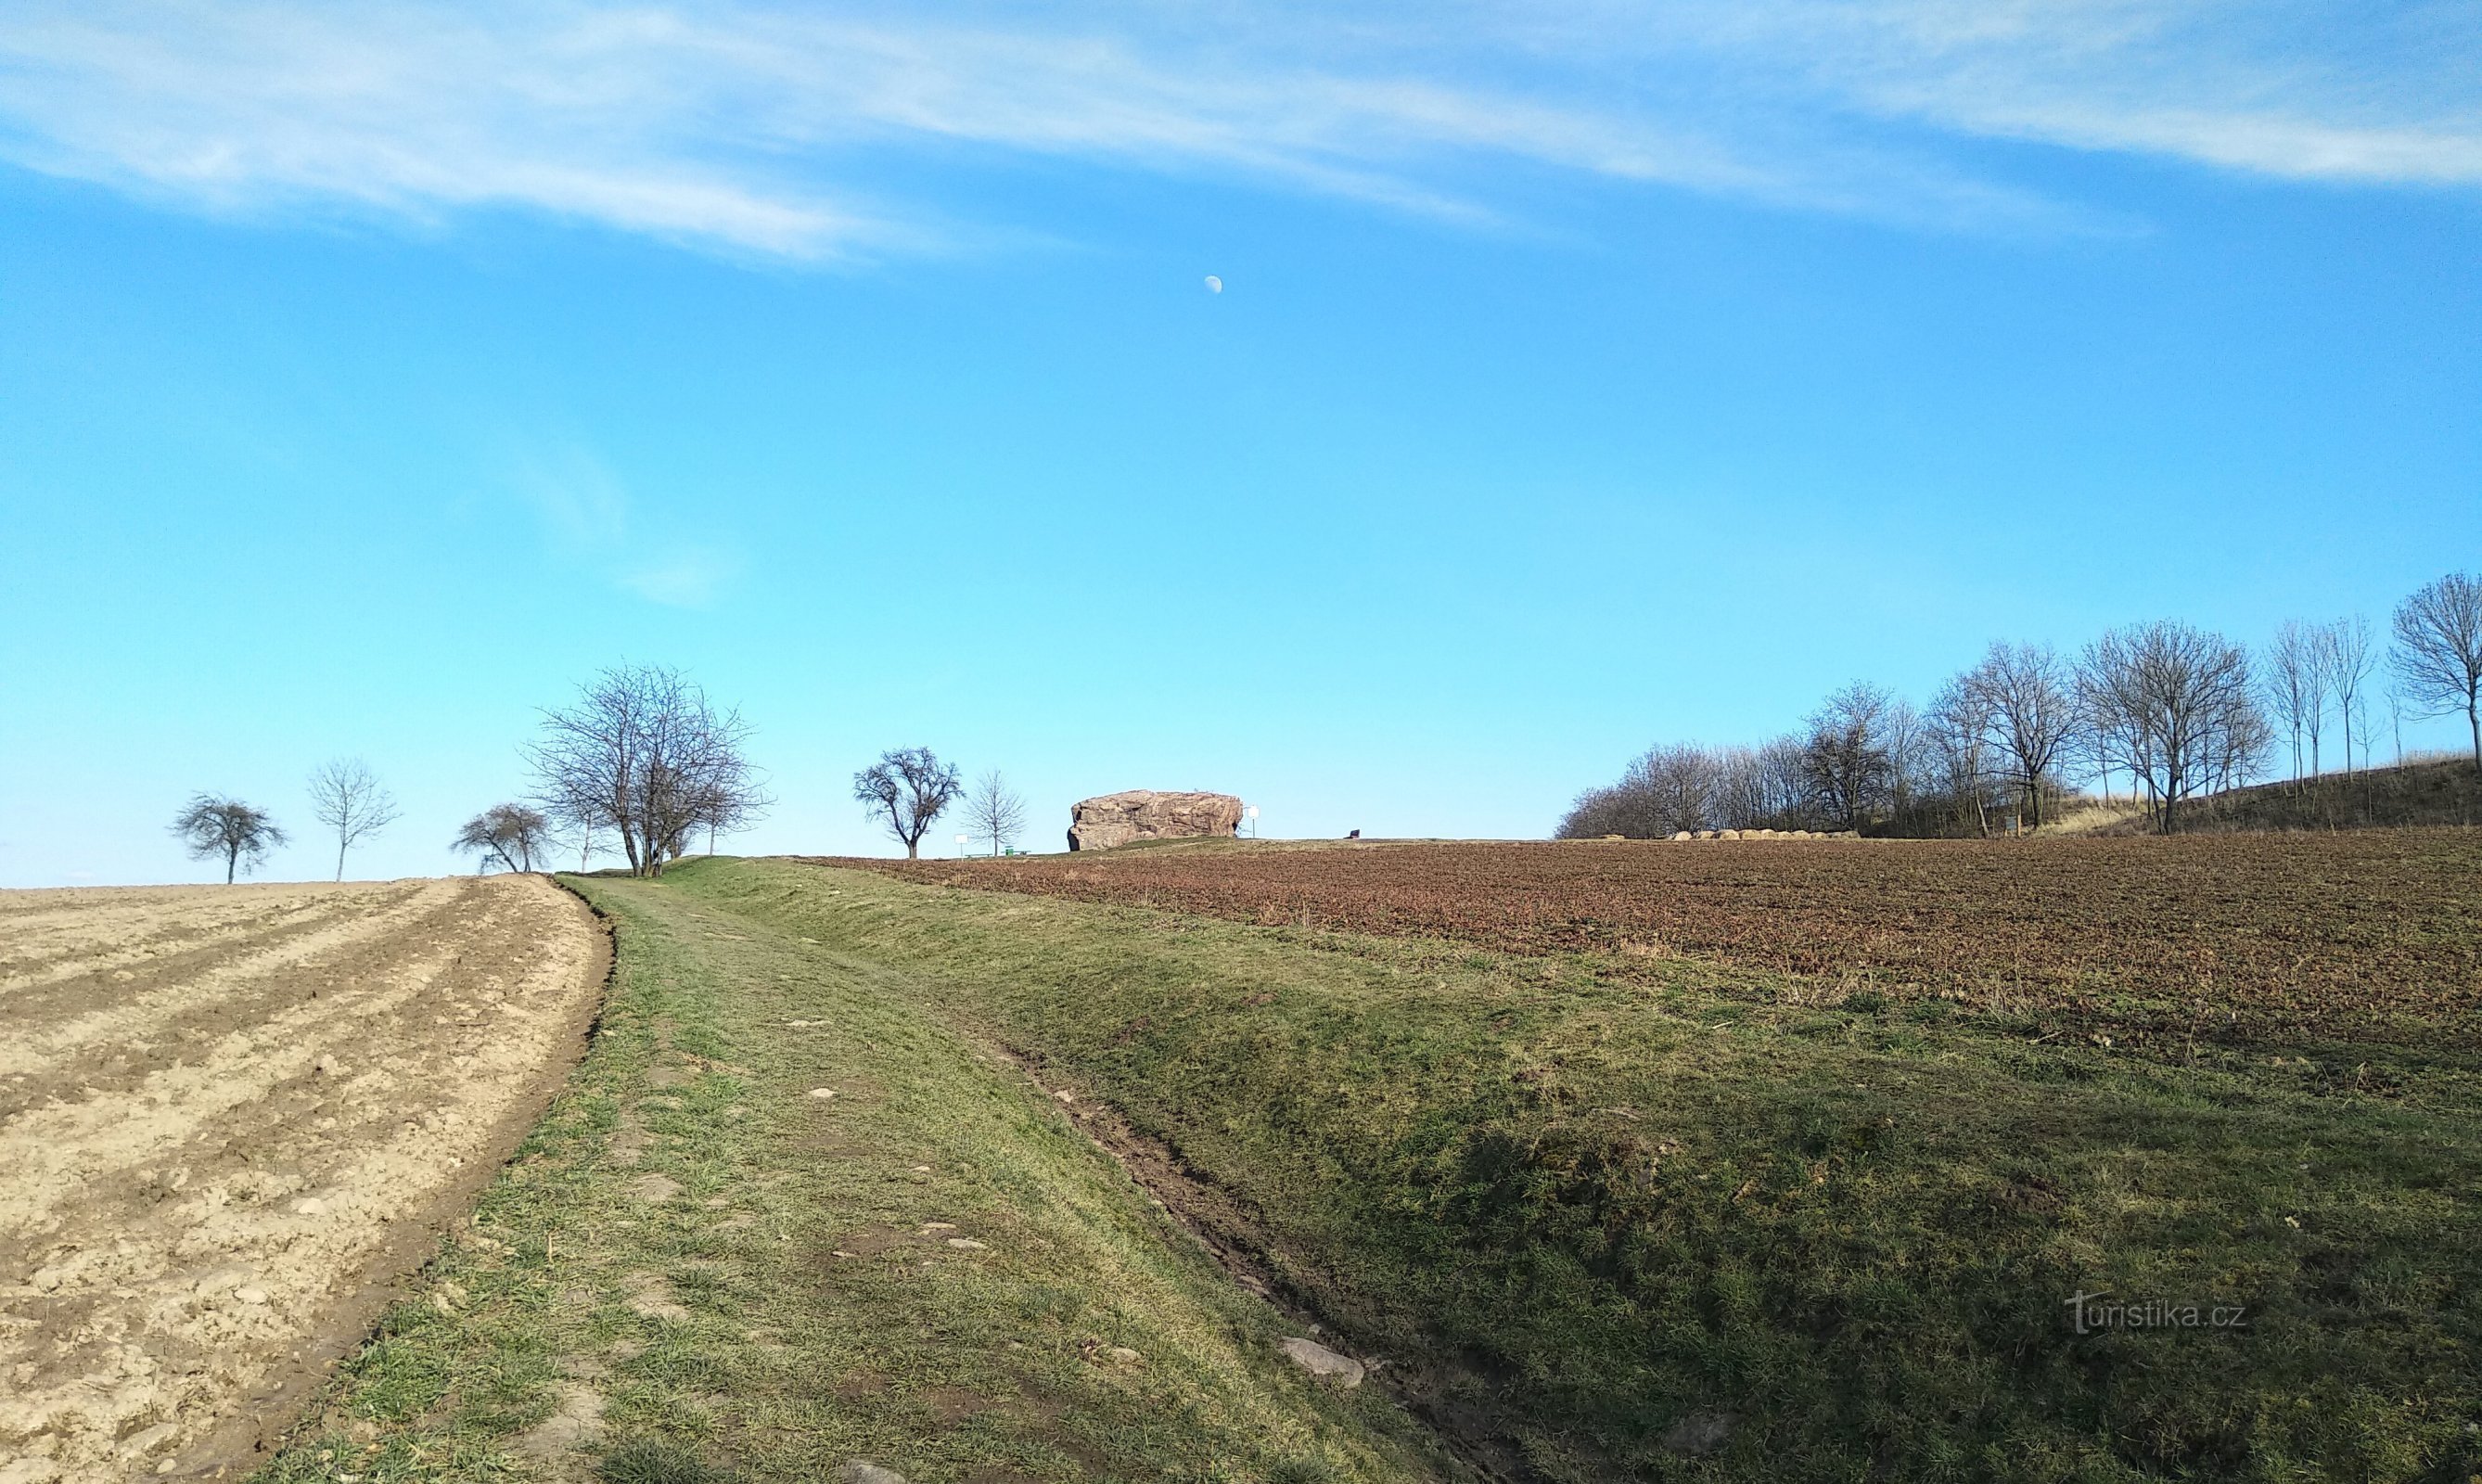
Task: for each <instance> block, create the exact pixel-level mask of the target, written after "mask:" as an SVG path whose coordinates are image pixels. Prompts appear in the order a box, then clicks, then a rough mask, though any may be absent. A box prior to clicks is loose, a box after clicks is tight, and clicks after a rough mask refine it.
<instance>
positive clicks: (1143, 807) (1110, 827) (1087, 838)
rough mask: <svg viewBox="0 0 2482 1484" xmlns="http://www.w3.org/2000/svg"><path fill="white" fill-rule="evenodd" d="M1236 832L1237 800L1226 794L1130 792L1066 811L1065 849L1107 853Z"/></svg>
mask: <svg viewBox="0 0 2482 1484" xmlns="http://www.w3.org/2000/svg"><path fill="white" fill-rule="evenodd" d="M1240 828H1241V801H1240V800H1238V799H1236V798H1234V797H1232V796H1231V795H1230V794H1228V793H1157V792H1155V791H1154V790H1153V789H1151V788H1131V789H1128V790H1126V791H1125V792H1122V793H1107V794H1104V795H1102V796H1100V797H1099V798H1094V799H1086V800H1081V801H1080V802H1079V803H1078V804H1077V805H1075V806H1074V807H1073V808H1070V809H1069V849H1071V850H1109V849H1111V848H1112V847H1113V846H1115V845H1126V844H1127V843H1129V842H1130V841H1131V840H1177V839H1189V838H1193V837H1196V836H1199V835H1231V834H1233V833H1234V832H1236V831H1238V830H1239V829H1240Z"/></svg>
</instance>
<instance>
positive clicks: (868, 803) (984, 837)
mask: <svg viewBox="0 0 2482 1484" xmlns="http://www.w3.org/2000/svg"><path fill="white" fill-rule="evenodd" d="M854 798H855V799H856V800H857V801H858V802H859V803H860V804H861V805H862V807H863V810H864V812H866V813H867V814H868V815H869V816H870V817H871V819H872V820H873V821H875V822H876V823H877V824H878V825H879V826H880V827H881V828H882V829H885V831H886V832H887V835H888V837H889V838H890V839H893V840H894V841H896V842H897V843H898V844H900V845H902V846H904V847H905V858H906V859H907V860H909V861H911V860H916V859H918V858H919V857H920V856H921V854H922V837H923V836H924V835H928V834H930V833H931V826H932V825H933V824H934V823H936V822H937V820H938V818H939V816H940V815H942V814H945V813H946V812H948V810H949V809H950V808H952V807H953V808H958V809H959V811H960V812H961V814H962V815H963V817H964V824H965V827H966V828H965V831H964V835H965V838H967V839H968V840H979V841H982V842H985V843H987V844H989V845H990V853H991V854H992V855H995V856H996V855H998V854H999V853H1000V852H1001V851H1003V850H1005V849H1007V848H1008V847H1009V846H1010V845H1011V844H1014V843H1015V842H1016V840H1017V834H1018V832H1020V831H1022V830H1023V829H1024V828H1025V801H1024V800H1023V799H1021V798H1019V797H1018V796H1017V793H1016V792H1015V791H1013V790H1012V789H1011V788H1010V787H1009V785H1008V780H1007V779H1006V778H1004V777H1002V776H1001V774H1000V772H999V770H998V769H996V768H994V769H992V770H991V771H990V772H988V773H985V774H984V775H983V776H982V777H981V778H979V779H977V780H975V781H974V782H973V784H972V785H971V786H970V787H969V786H968V785H967V784H966V782H965V781H964V775H963V774H962V773H960V772H958V770H957V767H956V765H955V764H953V763H946V762H942V761H940V760H939V755H938V754H937V753H935V752H933V751H931V749H929V748H927V747H899V748H891V749H889V750H888V751H886V752H885V753H882V754H880V756H879V761H877V762H875V763H872V764H871V765H870V766H869V767H867V768H864V769H862V770H861V771H860V772H858V773H857V774H855V775H854Z"/></svg>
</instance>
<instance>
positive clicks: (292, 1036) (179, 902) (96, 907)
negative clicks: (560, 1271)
mask: <svg viewBox="0 0 2482 1484" xmlns="http://www.w3.org/2000/svg"><path fill="white" fill-rule="evenodd" d="M604 952H605V949H604V941H603V938H602V935H601V933H600V932H599V931H597V929H596V928H595V925H594V919H593V918H592V916H591V915H590V914H588V913H587V911H586V909H585V908H584V907H583V906H582V905H581V904H579V903H578V902H577V901H576V900H575V899H574V898H572V897H570V896H569V895H568V893H566V892H564V891H562V890H560V889H559V888H557V887H554V886H552V885H551V884H550V883H548V882H546V881H544V880H542V879H541V878H540V877H496V878H489V879H476V878H463V879H453V880H440V881H402V882H384V883H376V884H354V885H347V886H336V887H330V886H255V887H251V886H246V887H228V888H227V887H206V888H126V889H122V888H105V889H92V890H76V891H10V892H0V1484H51V1481H59V1484H85V1481H89V1480H103V1479H113V1480H119V1479H127V1478H132V1477H139V1476H145V1477H155V1476H157V1475H197V1474H212V1473H215V1472H217V1471H235V1472H237V1471H239V1470H240V1469H243V1468H247V1467H248V1466H249V1464H250V1462H251V1450H252V1448H253V1446H254V1444H256V1443H257V1442H259V1441H260V1440H261V1439H262V1438H263V1437H264V1436H265V1434H266V1432H267V1431H268V1430H269V1429H270V1428H272V1427H275V1426H277V1425H280V1424H281V1423H282V1422H283V1421H284V1420H285V1419H287V1418H289V1417H290V1416H291V1414H292V1412H293V1410H294V1408H295V1406H296V1405H297V1404H298V1402H299V1401H300V1400H301V1399H302V1397H303V1396H304V1394H305V1393H306V1392H307V1391H309V1390H310V1389H311V1387H312V1386H313V1385H315V1383H316V1381H317V1379H318V1376H319V1374H320V1372H321V1370H322V1368H323V1367H324V1366H325V1365H326V1364H327V1363H328V1362H329V1361H330V1360H332V1359H333V1358H334V1357H335V1356H337V1355H338V1354H340V1353H342V1352H343V1351H344V1350H345V1349H347V1348H349V1347H350V1346H351V1345H352V1344H353V1343H354V1342H355V1341H356V1340H357V1339H358V1338H360V1336H361V1335H362V1334H363V1333H364V1332H365V1331H366V1329H367V1327H368V1325H369V1324H370V1322H371V1320H372V1318H373V1317H374V1316H375V1315H376V1313H377V1311H378V1309H379V1308H380V1307H381V1305H382V1304H383V1302H384V1300H385V1298H386V1297H387V1296H388V1295H387V1285H388V1284H389V1283H390V1282H391V1281H392V1280H393V1279H394V1278H396V1277H397V1276H398V1275H399V1274H401V1273H402V1272H403V1271H405V1270H406V1269H407V1268H408V1267H409V1266H411V1265H413V1264H416V1263H418V1262H420V1261H421V1260H422V1259H423V1258H424V1257H425V1256H427V1253H428V1251H429V1248H430V1246H431V1242H432V1236H431V1232H432V1230H433V1228H434V1226H435V1225H436V1223H438V1222H440V1221H443V1220H445V1219H450V1218H453V1216H454V1215H455V1214H456V1212H457V1210H458V1209H459V1207H460V1206H462V1204H463V1202H464V1201H465V1199H466V1198H467V1197H468V1196H469V1195H470V1194H471V1192H472V1191H473V1189H475V1188H476V1187H477V1186H478V1185H479V1183H480V1182H481V1180H482V1179H484V1178H486V1177H487V1176H488V1173H489V1172H490V1170H491V1168H492V1167H493V1166H494V1165H495V1164H496V1162H497V1160H498V1159H499V1158H500V1157H502V1156H504V1155H505V1153H507V1151H508V1150H509V1149H510V1148H511V1147H513V1146H514V1144H515V1141H516V1139H517V1137H518V1136H519V1135H520V1134H521V1133H522V1132H523V1129H524V1128H525V1126H527V1125H529V1124H530V1123H531V1121H532V1120H533V1118H534V1117H535V1116H536V1115H537V1113H538V1112H539V1111H540V1108H541V1104H542V1102H543V1100H545V1099H546V1098H547V1096H548V1094H549V1090H550V1088H551V1087H552V1086H553V1085H554V1084H556V1082H557V1081H558V1079H559V1077H560V1076H561V1075H562V1074H563V1073H565V1072H566V1071H567V1068H568V1054H567V1053H568V1052H569V1051H570V1050H571V1049H573V1047H574V1045H575V1043H576V1040H577V1037H578V1034H579V1032H580V1030H581V1029H582V1028H583V1026H584V1024H585V1022H586V1020H588V1018H589V1017H590V1016H591V1014H592V1012H593V1006H594V999H595V994H596V992H597V989H598V986H599V985H600V982H601V978H602V970H603V963H604V959H603V955H604Z"/></svg>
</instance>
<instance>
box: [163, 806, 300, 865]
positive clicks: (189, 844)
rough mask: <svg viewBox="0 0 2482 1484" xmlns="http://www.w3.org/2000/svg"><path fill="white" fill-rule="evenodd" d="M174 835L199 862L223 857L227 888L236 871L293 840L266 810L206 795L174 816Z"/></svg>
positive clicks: (258, 860)
mask: <svg viewBox="0 0 2482 1484" xmlns="http://www.w3.org/2000/svg"><path fill="white" fill-rule="evenodd" d="M172 833H173V834H174V835H177V836H179V837H180V841H181V844H182V845H183V847H185V848H186V849H187V850H188V851H189V852H190V854H191V855H192V856H194V857H196V858H197V859H198V860H201V861H212V860H214V859H215V858H216V857H218V856H222V857H223V858H224V885H225V886H227V887H229V886H231V885H232V883H233V877H234V875H235V874H236V873H237V872H240V871H246V870H249V869H251V868H252V867H254V866H256V865H257V864H258V863H259V862H260V861H264V860H266V859H267V853H268V852H269V851H270V850H273V849H275V848H276V847H277V846H278V845H282V844H284V843H286V841H287V840H289V839H290V838H291V836H289V835H286V834H285V833H284V832H283V831H282V830H281V829H279V828H277V823H276V820H275V819H274V818H273V817H272V816H270V815H269V814H268V813H267V811H266V810H264V809H260V808H253V807H251V806H250V805H247V804H244V803H242V802H241V801H240V800H239V799H227V798H224V797H223V796H222V795H220V794H206V793H202V794H198V795H196V796H195V797H193V798H192V799H191V800H190V802H189V803H188V804H187V805H185V806H183V807H182V809H181V812H180V813H178V814H175V815H173V816H172Z"/></svg>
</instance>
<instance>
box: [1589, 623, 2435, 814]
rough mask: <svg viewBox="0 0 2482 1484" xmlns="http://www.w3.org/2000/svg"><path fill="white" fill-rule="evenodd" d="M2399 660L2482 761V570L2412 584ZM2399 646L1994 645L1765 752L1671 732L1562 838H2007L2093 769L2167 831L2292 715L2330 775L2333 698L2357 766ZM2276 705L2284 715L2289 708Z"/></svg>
mask: <svg viewBox="0 0 2482 1484" xmlns="http://www.w3.org/2000/svg"><path fill="white" fill-rule="evenodd" d="M2393 638H2394V644H2393V645H2392V647H2391V648H2390V649H2389V650H2387V651H2386V658H2387V660H2388V661H2389V664H2390V669H2391V671H2392V674H2393V677H2394V681H2395V683H2394V685H2393V686H2392V687H2391V689H2390V705H2391V707H2392V708H2393V709H2395V710H2396V711H2398V712H2399V714H2401V713H2403V712H2405V711H2408V710H2410V711H2411V712H2412V713H2413V714H2416V715H2422V716H2442V715H2449V714H2455V713H2458V712H2461V713H2463V715H2464V716H2465V718H2466V721H2467V724H2468V727H2469V729H2470V731H2471V733H2472V738H2473V757H2474V764H2475V766H2476V767H2477V768H2482V582H2477V581H2476V580H2475V579H2474V578H2472V577H2470V576H2468V575H2466V574H2464V573H2451V574H2450V575H2448V576H2445V577H2442V578H2441V579H2440V580H2439V581H2437V582H2434V583H2431V584H2429V585H2428V586H2426V587H2424V588H2422V589H2421V590H2420V591H2419V592H2417V593H2415V594H2414V595H2413V596H2410V597H2408V598H2406V599H2405V601H2404V602H2403V603H2402V604H2401V605H2399V607H2398V608H2397V610H2396V613H2395V620H2394V625H2393ZM2381 657H2382V652H2381V650H2380V649H2379V647H2378V642H2377V638H2376V635H2375V634H2374V633H2373V631H2372V629H2371V626H2370V624H2369V623H2367V622H2366V621H2364V620H2361V619H2358V618H2356V619H2345V620H2340V621H2338V622H2337V623H2328V624H2303V623H2287V624H2285V625H2284V627H2283V628H2282V629H2281V630H2279V631H2278V633H2277V636H2276V640H2275V643H2274V644H2273V645H2272V646H2270V647H2269V649H2268V650H2267V652H2266V654H2265V656H2264V657H2263V659H2262V660H2259V661H2258V662H2256V663H2254V662H2253V660H2252V657H2251V655H2250V653H2249V651H2248V650H2247V649H2245V648H2244V647H2242V646H2241V645H2239V644H2236V643H2234V642H2233V641H2231V640H2230V639H2227V638H2225V637H2224V636H2223V635H2221V634H2216V633H2212V632H2210V631H2207V630H2204V629H2200V628H2196V627H2193V626H2192V625H2189V624H2186V623H2178V622H2174V621H2170V620H2165V621H2160V622H2156V623H2141V624H2135V625H2131V626H2128V627H2125V628H2118V629H2114V630H2112V631H2110V632H2109V633H2106V634H2104V635H2103V636H2102V637H2100V638H2099V639H2097V640H2096V641H2095V642H2094V643H2092V644H2089V645H2087V646H2086V647H2085V648H2084V649H2082V650H2080V651H2079V652H2077V653H2076V654H2074V655H2063V654H2061V653H2059V652H2058V651H2056V650H2054V649H2051V648H2050V647H2048V646H2045V645H2031V644H2007V643H2000V644H1994V645H1993V646H1992V647H1991V649H1989V650H1988V651H1987V652H1986V653H1985V654H1984V655H1983V657H1982V658H1981V659H1980V660H1979V661H1978V662H1976V663H1975V664H1974V665H1973V666H1971V667H1970V668H1968V669H1967V670H1965V671H1964V672H1962V673H1960V674H1958V675H1957V676H1953V677H1951V678H1950V679H1949V680H1948V681H1947V682H1946V683H1945V684H1943V685H1942V686H1941V687H1940V689H1939V691H1938V692H1937V693H1936V694H1935V695H1934V696H1933V697H1932V700H1931V702H1930V705H1929V707H1928V708H1927V709H1926V710H1916V709H1915V708H1914V706H1913V705H1912V704H1911V703H1910V702H1906V701H1904V700H1903V699H1901V698H1899V697H1897V696H1895V695H1893V694H1891V693H1890V692H1888V690H1886V689H1885V688H1884V687H1881V686H1877V685H1874V684H1871V683H1869V682H1867V681H1856V682H1854V683H1853V684H1851V685H1848V686H1846V687H1844V688H1843V689H1841V690H1838V691H1836V692H1835V694H1833V695H1831V696H1829V697H1828V698H1827V699H1826V700H1825V701H1824V702H1821V703H1820V705H1819V706H1818V708H1817V709H1816V710H1814V711H1812V712H1811V713H1810V714H1809V716H1808V717H1806V718H1805V719H1804V721H1803V724H1802V728H1801V729H1800V730H1798V731H1796V732H1793V733H1790V734H1788V735H1785V736H1782V737H1778V738H1776V739H1775V740H1773V741H1770V742H1767V743H1764V744H1762V745H1760V746H1757V747H1755V748H1753V747H1721V748H1711V747H1702V746H1697V745H1694V744H1673V745H1667V746H1662V747H1657V748H1655V749H1653V750H1651V751H1650V752H1648V753H1647V754H1646V755H1643V756H1641V757H1639V758H1638V759H1636V760H1635V761H1633V762H1632V763H1630V764H1629V766H1628V769H1627V771H1626V772H1624V774H1623V776H1622V777H1621V779H1620V780H1619V782H1615V783H1612V784H1610V785H1608V786H1605V787H1601V788H1596V789H1590V790H1588V791H1587V792H1586V793H1585V794H1583V795H1581V796H1580V797H1579V798H1578V800H1577V801H1576V803H1575V804H1574V805H1573V806H1571V809H1570V811H1569V814H1568V816H1567V817H1566V818H1565V819H1563V820H1562V822H1561V826H1560V831H1559V833H1560V834H1561V835H1563V836H1565V837H1570V838H1579V837H1591V836H1596V835H1632V836H1656V835H1671V834H1676V833H1677V832H1679V831H1683V830H1704V829H1718V828H1722V829H1767V828H1793V829H1840V830H1860V829H1865V828H1881V829H1890V830H1893V831H1897V832H1900V833H1969V834H1981V835H1988V834H1990V833H1992V830H1993V828H1994V813H2002V812H2004V813H2009V814H2013V815H2014V816H2015V817H2016V818H2017V819H2019V820H2020V821H2021V822H2022V823H2023V824H2025V825H2027V826H2039V825H2040V824H2042V823H2043V822H2044V820H2045V818H2046V816H2047V815H2048V814H2049V813H2050V811H2051V810H2052V809H2053V808H2055V806H2056V803H2057V801H2058V800H2059V799H2060V798H2061V796H2062V795H2063V794H2065V793H2066V791H2067V789H2068V787H2069V785H2070V783H2071V782H2077V781H2086V780H2099V781H2100V782H2102V784H2103V786H2104V788H2105V791H2106V793H2108V791H2109V789H2110V787H2111V783H2112V781H2113V780H2114V779H2115V778H2126V779H2127V780H2128V781H2129V783H2130V786H2131V789H2132V791H2133V793H2134V794H2135V796H2136V798H2137V799H2138V801H2139V802H2140V803H2142V804H2143V805H2144V806H2145V808H2146V809H2147V811H2148V814H2149V816H2150V817H2151V818H2152V820H2153V822H2154V824H2155V827H2156V828H2158V829H2161V830H2164V831H2167V832H2168V831H2172V830H2175V829H2178V826H2179V820H2180V814H2181V809H2182V808H2183V806H2185V805H2187V804H2189V803H2190V802H2191V801H2193V800H2196V799H2198V798H2200V797H2202V796H2204V795H2207V794H2212V793H2218V792H2222V791H2223V790H2226V789H2229V788H2232V787H2236V786H2238V785H2240V784H2242V783H2245V782H2250V781H2251V780H2252V779H2253V778H2255V777H2256V776H2258V773H2259V772H2260V770H2261V769H2262V768H2263V767H2264V766H2265V764H2266V763H2267V761H2268V759H2269V757H2270V755H2272V753H2273V751H2274V746H2275V742H2276V739H2277V735H2278V732H2277V728H2278V726H2279V725H2281V726H2282V728H2283V729H2284V731H2285V732H2286V733H2288V734H2289V736H2290V738H2291V742H2292V750H2293V771H2294V775H2295V776H2296V777H2298V776H2299V775H2300V773H2301V764H2302V760H2303V758H2302V749H2303V744H2304V742H2305V741H2306V742H2307V744H2308V747H2309V763H2310V771H2311V772H2312V773H2315V772H2317V771H2318V769H2319V766H2320V761H2321V759H2320V757H2319V755H2318V747H2319V738H2320V736H2321V733H2322V731H2323V729H2324V726H2325V718H2326V716H2327V715H2328V712H2327V709H2326V708H2327V707H2328V705H2329V704H2331V703H2332V704H2333V705H2334V707H2335V713H2334V714H2336V715H2337V717H2338V718H2340V719H2341V721H2342V723H2343V727H2344V748H2345V760H2346V765H2347V766H2348V767H2349V766H2350V765H2351V762H2352V758H2353V756H2354V749H2355V746H2356V743H2357V742H2358V744H2359V747H2360V750H2361V755H2362V758H2363V763H2364V765H2366V764H2367V761H2368V757H2369V755H2370V728H2369V719H2368V707H2369V703H2370V699H2371V694H2372V688H2373V679H2374V676H2376V674H2377V672H2378V669H2379V666H2380V662H2381ZM2270 718H2272V719H2270Z"/></svg>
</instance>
